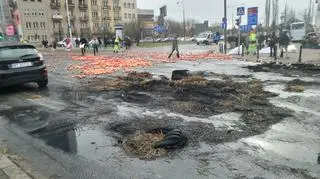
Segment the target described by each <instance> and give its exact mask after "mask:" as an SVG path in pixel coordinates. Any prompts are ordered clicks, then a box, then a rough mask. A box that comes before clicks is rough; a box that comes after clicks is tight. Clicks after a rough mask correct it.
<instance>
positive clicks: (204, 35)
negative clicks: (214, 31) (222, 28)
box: [198, 34, 208, 38]
mask: <svg viewBox="0 0 320 179" xmlns="http://www.w3.org/2000/svg"><path fill="white" fill-rule="evenodd" d="M207 36H208V35H207V34H199V36H198V37H199V38H207Z"/></svg>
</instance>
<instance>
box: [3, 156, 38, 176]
mask: <svg viewBox="0 0 320 179" xmlns="http://www.w3.org/2000/svg"><path fill="white" fill-rule="evenodd" d="M0 178H4V179H32V178H31V177H30V176H29V174H27V173H26V172H24V171H23V170H22V169H21V168H19V167H18V166H17V165H15V164H14V163H13V162H12V161H11V160H10V159H9V158H8V157H7V156H5V155H3V154H0Z"/></svg>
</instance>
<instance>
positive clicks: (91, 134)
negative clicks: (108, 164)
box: [39, 126, 122, 161]
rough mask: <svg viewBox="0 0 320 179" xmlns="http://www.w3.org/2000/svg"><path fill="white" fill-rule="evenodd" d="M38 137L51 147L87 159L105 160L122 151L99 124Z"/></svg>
mask: <svg viewBox="0 0 320 179" xmlns="http://www.w3.org/2000/svg"><path fill="white" fill-rule="evenodd" d="M39 138H40V139H42V140H43V141H44V142H45V143H46V144H47V145H49V146H51V147H54V148H57V149H59V150H62V151H64V152H66V153H70V154H77V155H80V156H83V157H85V158H87V159H89V160H96V161H107V160H108V159H109V158H112V157H113V156H114V154H115V153H122V150H121V148H119V147H116V145H117V140H116V139H115V138H113V137H111V136H108V134H107V133H106V132H103V130H102V129H101V128H100V127H99V126H87V127H81V128H78V129H76V130H68V131H65V132H62V133H58V134H53V135H46V136H39Z"/></svg>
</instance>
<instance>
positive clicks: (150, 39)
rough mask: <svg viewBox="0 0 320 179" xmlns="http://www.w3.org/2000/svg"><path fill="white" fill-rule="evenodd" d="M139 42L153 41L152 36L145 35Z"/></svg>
mask: <svg viewBox="0 0 320 179" xmlns="http://www.w3.org/2000/svg"><path fill="white" fill-rule="evenodd" d="M140 42H153V38H152V37H146V38H144V39H142V40H140Z"/></svg>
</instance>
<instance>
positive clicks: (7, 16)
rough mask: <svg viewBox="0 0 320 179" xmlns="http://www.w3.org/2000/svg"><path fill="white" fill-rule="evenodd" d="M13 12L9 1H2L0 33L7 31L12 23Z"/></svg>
mask: <svg viewBox="0 0 320 179" xmlns="http://www.w3.org/2000/svg"><path fill="white" fill-rule="evenodd" d="M11 17H12V12H11V8H10V6H9V1H2V0H1V1H0V32H4V31H5V27H6V25H7V24H9V23H12V19H11Z"/></svg>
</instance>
